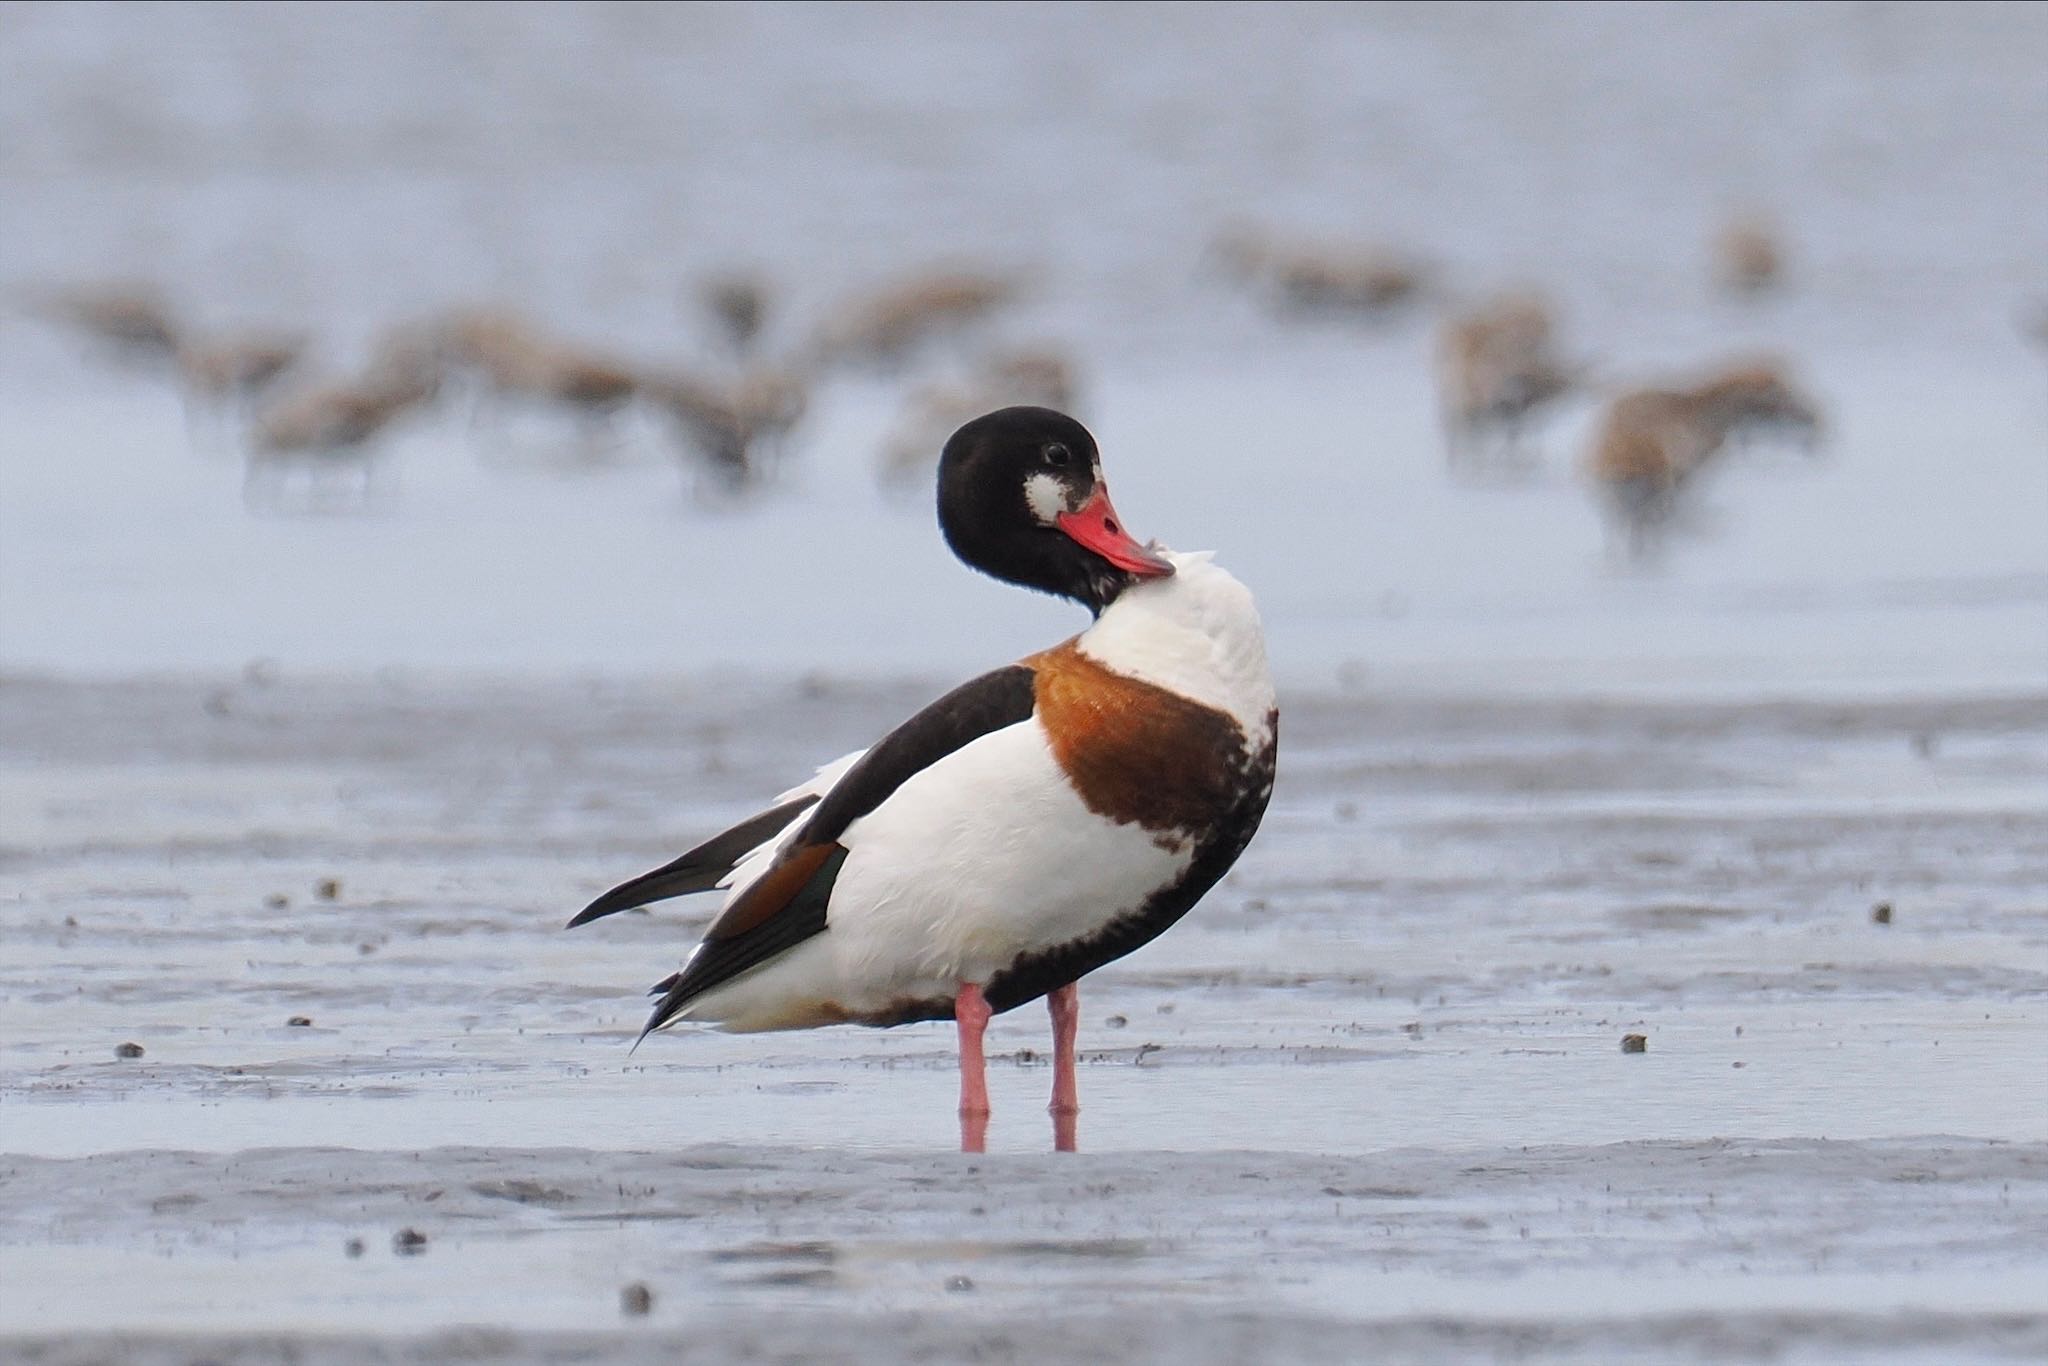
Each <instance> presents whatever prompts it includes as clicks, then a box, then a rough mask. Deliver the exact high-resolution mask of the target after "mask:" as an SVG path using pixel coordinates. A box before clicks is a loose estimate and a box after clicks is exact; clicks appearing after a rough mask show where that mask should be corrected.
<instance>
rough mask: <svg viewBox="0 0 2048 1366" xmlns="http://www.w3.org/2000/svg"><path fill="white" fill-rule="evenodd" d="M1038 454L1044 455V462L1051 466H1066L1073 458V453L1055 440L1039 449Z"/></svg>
mask: <svg viewBox="0 0 2048 1366" xmlns="http://www.w3.org/2000/svg"><path fill="white" fill-rule="evenodd" d="M1039 454H1040V455H1043V456H1044V457H1045V463H1046V464H1048V465H1053V466H1066V465H1069V464H1072V463H1073V459H1074V453H1073V452H1072V451H1070V450H1068V449H1067V448H1066V447H1065V446H1064V445H1062V444H1061V443H1060V442H1057V441H1055V442H1053V443H1052V444H1051V445H1050V446H1047V447H1046V448H1045V449H1044V450H1042V451H1040V452H1039Z"/></svg>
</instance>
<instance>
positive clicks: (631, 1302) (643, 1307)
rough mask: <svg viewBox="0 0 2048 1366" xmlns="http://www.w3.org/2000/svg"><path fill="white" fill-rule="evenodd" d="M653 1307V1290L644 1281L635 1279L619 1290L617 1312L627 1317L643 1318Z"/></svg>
mask: <svg viewBox="0 0 2048 1366" xmlns="http://www.w3.org/2000/svg"><path fill="white" fill-rule="evenodd" d="M653 1308H654V1292H653V1291H652V1290H649V1289H648V1288H647V1283H646V1282H645V1281H635V1282H633V1283H632V1284H631V1285H629V1286H627V1287H626V1288H625V1289H623V1290H621V1291H619V1312H620V1313H622V1314H624V1315H626V1316H627V1317H628V1318H636V1319H637V1318H643V1317H645V1316H646V1315H647V1314H648V1313H649V1312H651V1311H652V1310H653Z"/></svg>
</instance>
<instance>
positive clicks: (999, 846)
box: [569, 407, 1279, 1152]
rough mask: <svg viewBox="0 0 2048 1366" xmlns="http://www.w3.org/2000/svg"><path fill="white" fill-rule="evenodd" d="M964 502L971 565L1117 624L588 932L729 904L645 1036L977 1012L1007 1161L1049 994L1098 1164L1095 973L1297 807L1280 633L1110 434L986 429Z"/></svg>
mask: <svg viewBox="0 0 2048 1366" xmlns="http://www.w3.org/2000/svg"><path fill="white" fill-rule="evenodd" d="M937 488H938V497H937V503H938V520H939V528H940V531H941V534H942V535H943V536H944V538H945V540H946V542H947V544H948V546H949V547H950V548H951V549H952V551H953V553H954V554H955V555H956V556H957V557H958V558H959V559H960V560H961V561H962V562H964V563H965V564H966V565H967V566H968V567H969V568H972V569H975V570H978V571H980V572H981V573H983V574H986V575H988V576H990V577H992V578H995V579H997V580H1000V581H1002V582H1005V583H1009V584H1013V585H1016V586H1019V587H1022V588H1027V589H1034V590H1037V591H1039V592H1044V593H1050V594H1053V595H1055V596H1058V597H1063V598H1067V599H1070V600H1072V601H1074V602H1075V603H1078V604H1079V605H1081V606H1082V607H1084V608H1086V609H1087V610H1088V611H1089V612H1090V613H1091V614H1092V616H1093V622H1092V624H1090V625H1089V626H1088V627H1087V628H1086V629H1085V630H1083V631H1081V632H1080V633H1079V634H1078V635H1075V636H1072V637H1070V638H1069V639H1067V640H1065V641H1063V642H1061V643H1059V644H1057V645H1054V646H1052V647H1050V648H1048V649H1044V650H1040V651H1038V652H1037V653H1035V654H1030V655H1027V656H1025V657H1023V658H1022V659H1019V660H1017V661H1016V662H1015V663H1012V664H1007V665H1004V666H1002V667H1000V668H997V669H995V670H993V671H991V672H989V673H985V674H983V675H981V676H980V677H978V678H975V679H973V680H971V681H970V682H967V683H964V684H962V685H960V686H959V687H957V688H955V689H953V690H952V691H951V692H949V693H947V694H945V695H944V696H942V697H940V698H939V699H938V700H936V701H934V702H932V703H931V704H930V705H929V706H927V707H925V708H924V709H923V710H922V711H919V712H918V713H917V714H916V715H914V716H912V717H911V718H910V719H909V720H907V721H905V722H904V723H903V724H902V725H900V726H898V727H897V728H896V729H894V730H893V731H891V732H889V733H888V734H887V735H885V736H884V737H883V738H882V739H881V740H879V741H877V742H876V743H875V744H874V745H872V746H871V747H869V748H867V749H865V750H859V751H856V752H854V753H852V754H849V755H846V756H844V757H842V758H840V759H838V760H837V761H835V762H833V763H830V764H827V765H826V766H825V767H824V768H822V769H820V770H819V771H818V773H817V775H816V776H815V777H814V778H812V779H811V780H810V781H809V782H806V783H802V784H799V785H797V786H795V787H792V788H790V789H789V790H788V791H786V792H783V793H782V794H781V795H780V796H779V797H777V798H776V800H775V802H774V804H773V805H771V806H769V807H767V809H765V810H763V811H761V812H760V813H759V814H757V815H753V816H750V817H748V818H747V819H746V820H744V821H741V822H740V823H739V824H737V825H735V826H733V827H732V828H731V829H728V830H725V831H722V832H720V833H718V834H716V835H714V836H712V837H711V838H710V839H708V840H705V841H704V842H703V843H701V844H699V845H697V846H696V847H695V848H693V849H691V850H689V851H688V852H687V853H685V854H683V855H682V856H681V857H680V858H677V859H675V860H674V861H673V862H670V863H668V864H666V865H664V866H662V867H660V868H657V869H655V870H653V871H652V872H649V873H645V874H642V875H641V876H639V877H636V878H633V879H631V880H629V881H627V882H624V883H622V884H620V885H619V886H617V887H614V888H612V889H611V890H610V891H608V892H606V893H605V894H604V895H602V896H600V897H598V898H597V899H596V900H594V901H592V902H591V903H590V904H589V905H588V906H586V907H585V908H584V909H583V910H582V911H580V912H579V913H578V914H577V915H576V916H575V917H574V918H573V919H572V920H571V921H570V922H569V924H570V927H571V928H574V927H576V926H579V925H585V924H588V923H590V922H592V921H594V920H597V919H600V918H601V917H604V916H608V915H612V914H615V913H617V912H620V911H625V910H629V909H634V908H637V907H641V906H646V905H648V904H650V903H653V902H657V901H661V900H664V899H666V898H670V897H678V896H685V895H689V894H691V893H697V892H708V891H712V890H723V891H724V893H725V898H724V902H723V905H722V907H721V909H720V910H719V912H718V914H717V916H716V917H715V918H714V919H713V920H712V922H711V923H710V925H709V927H708V928H707V929H706V930H705V931H704V934H703V937H702V939H701V941H700V942H699V943H698V944H697V946H696V948H695V949H694V951H692V952H691V954H690V955H689V957H688V958H687V960H686V961H685V962H684V963H683V966H682V967H681V969H680V970H678V971H677V972H674V973H672V974H671V975H669V976H668V977H665V978H663V979H662V980H661V981H660V982H658V983H656V984H655V986H654V987H653V988H652V990H651V992H650V994H651V995H654V996H656V997H657V998H658V999H657V1001H656V1004H655V1007H654V1010H653V1013H652V1014H651V1015H650V1016H649V1017H648V1020H647V1024H646V1026H645V1028H644V1029H643V1030H642V1031H641V1034H640V1038H641V1040H645V1039H646V1038H647V1036H648V1035H650V1034H652V1033H654V1032H656V1031H657V1030H663V1029H667V1028H670V1027H672V1026H675V1025H678V1024H681V1023H685V1022H690V1023H698V1024H704V1025H708V1026H712V1027H716V1028H719V1029H723V1030H727V1031H735V1032H749V1031H761V1030H792V1029H809V1028H815V1027H819V1026H824V1025H835V1024H860V1025H869V1026H878V1027H887V1026H894V1025H903V1024H910V1023H913V1022H918V1021H945V1020H951V1021H952V1022H953V1023H954V1025H955V1028H956V1030H957V1034H958V1041H959V1065H960V1109H959V1116H960V1124H961V1148H962V1150H963V1151H966V1152H982V1151H985V1150H986V1149H985V1144H986V1139H987V1125H988V1119H989V1101H988V1087H987V1080H986V1066H985V1059H984V1052H983V1041H984V1035H985V1031H986V1029H987V1027H988V1023H989V1020H990V1018H991V1017H992V1016H994V1015H997V1014H1001V1013H1003V1012H1005V1011H1009V1010H1013V1009H1016V1008H1017V1007H1019V1006H1022V1005H1025V1004H1028V1003H1030V1002H1033V1001H1036V1000H1039V999H1041V998H1042V999H1044V1000H1045V1002H1046V1003H1047V1009H1048V1013H1049V1015H1050V1017H1051V1028H1052V1041H1053V1050H1052V1054H1053V1086H1052V1099H1051V1104H1050V1106H1049V1107H1048V1108H1049V1109H1050V1111H1051V1113H1052V1117H1053V1122H1054V1146H1055V1149H1056V1150H1058V1151H1073V1150H1074V1147H1075V1120H1076V1116H1077V1115H1078V1113H1079V1110H1080V1098H1079V1086H1078V1082H1077V1078H1076V1075H1075V1041H1076V1037H1077V1031H1078V1027H1079V1020H1080V1002H1079V992H1078V987H1077V983H1078V982H1079V981H1080V979H1081V978H1083V977H1085V976H1086V975H1088V974H1089V973H1091V972H1093V971H1095V970H1096V969H1097V968H1100V967H1102V966H1104V965H1105V964H1107V963H1110V962H1113V961H1115V960H1116V959H1119V958H1122V957H1123V956H1124V955H1126V954H1129V953H1131V952H1133V951H1134V950H1136V949H1138V948H1140V947H1142V946H1143V945H1145V944H1147V943H1149V942H1151V941H1152V940H1153V939H1155V938H1156V937H1158V936H1159V935H1160V934H1163V933H1164V932H1165V931H1166V930H1167V929H1169V928H1170V927H1172V926H1173V925H1174V924H1175V923H1176V922H1177V921H1179V920H1180V919H1181V918H1182V917H1183V916H1185V915H1186V914H1187V913H1188V912H1189V911H1190V910H1191V909H1193V907H1194V906H1195V904H1196V903H1197V902H1199V901H1200V900H1201V899H1202V897H1203V896H1204V895H1205V894H1206V893H1208V891H1209V890H1210V889H1211V888H1212V887H1214V886H1215V885H1216V883H1217V882H1218V881H1219V880H1220V879H1221V878H1222V877H1223V875H1224V874H1225V873H1226V872H1228V871H1229V870H1230V868H1231V867H1232V865H1234V864H1235V863H1236V862H1237V859H1238V857H1239V855H1241V854H1242V853H1243V852H1244V850H1245V848H1246V846H1247V845H1248V844H1249V843H1250V842H1251V839H1252V836H1253V835H1254V833H1256V831H1257V830H1258V827H1259V822H1260V820H1261V818H1262V817H1263V816H1264V814H1265V811H1266V806H1267V803H1268V801H1269V800H1270V798H1271V796H1272V791H1273V777H1274V771H1275V759H1276V752H1277V743H1278V734H1279V709H1278V703H1277V700H1276V694H1275V691H1274V685H1273V679H1272V674H1271V670H1270V668H1269V665H1268V662H1267V656H1266V648H1265V640H1264V632H1263V629H1262V627H1261V625H1260V621H1259V614H1258V609H1257V606H1256V604H1255V603H1254V601H1253V598H1252V595H1251V593H1250V591H1249V590H1248V589H1246V588H1245V586H1244V585H1243V584H1242V583H1240V582H1239V581H1238V580H1237V579H1236V578H1235V577H1233V576H1232V575H1231V574H1230V573H1229V572H1227V571H1226V570H1224V569H1223V568H1222V567H1221V566H1219V565H1217V564H1216V563H1215V562H1214V557H1213V554H1212V553H1210V552H1193V553H1176V552H1174V551H1171V550H1169V549H1167V548H1165V547H1164V546H1162V545H1160V544H1159V543H1158V542H1156V541H1154V542H1150V543H1146V544H1141V543H1140V542H1139V541H1138V540H1137V539H1136V538H1135V537H1133V536H1132V535H1131V534H1130V533H1129V532H1128V531H1127V530H1126V529H1125V527H1124V523H1123V521H1122V519H1121V518H1120V517H1119V516H1118V514H1117V511H1116V508H1115V506H1114V505H1113V504H1112V503H1111V502H1110V497H1109V487H1108V484H1107V482H1106V481H1105V479H1104V477H1103V471H1102V460H1101V453H1100V451H1099V449H1098V447H1097V445H1096V442H1095V439H1094V437H1093V436H1092V435H1091V434H1090V433H1089V431H1088V430H1087V428H1086V427H1084V426H1082V425H1081V423H1080V422H1078V421H1076V420H1075V419H1074V418H1072V417H1070V416H1068V415H1066V414H1064V413H1061V412H1058V411H1056V410H1053V409H1049V408H1037V407H1011V408H1003V409H999V410H997V411H995V412H992V413H987V414H985V415H983V416H981V417H978V418H975V419H973V420H972V421H969V422H967V423H966V424H965V425H963V426H961V427H960V428H959V429H958V430H957V431H956V432H954V433H953V435H952V436H951V438H950V439H948V440H947V441H946V443H945V446H944V449H943V451H942V453H941V455H940V459H939V472H938V480H937ZM637 1046H638V1045H637V1044H636V1047H637Z"/></svg>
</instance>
